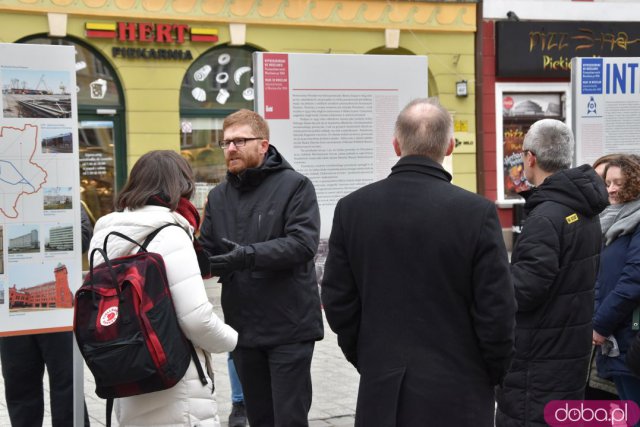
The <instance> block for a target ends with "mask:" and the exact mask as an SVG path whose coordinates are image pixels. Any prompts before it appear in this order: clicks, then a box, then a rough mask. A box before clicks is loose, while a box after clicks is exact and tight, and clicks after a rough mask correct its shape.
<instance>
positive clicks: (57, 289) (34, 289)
mask: <svg viewBox="0 0 640 427" xmlns="http://www.w3.org/2000/svg"><path fill="white" fill-rule="evenodd" d="M53 274H54V277H55V280H53V281H51V282H46V283H41V284H39V285H35V286H31V287H28V288H20V289H18V288H17V286H16V285H13V286H11V287H10V288H9V309H19V308H39V309H42V308H71V307H73V294H72V293H71V290H70V289H69V278H68V272H67V267H66V266H65V265H63V264H58V265H57V266H56V267H55V268H54V270H53Z"/></svg>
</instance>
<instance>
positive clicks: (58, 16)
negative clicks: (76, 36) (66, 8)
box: [47, 13, 67, 37]
mask: <svg viewBox="0 0 640 427" xmlns="http://www.w3.org/2000/svg"><path fill="white" fill-rule="evenodd" d="M47 20H48V21H49V36H51V37H66V36H67V14H66V13H47Z"/></svg>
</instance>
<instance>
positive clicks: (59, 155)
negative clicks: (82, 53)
mask: <svg viewBox="0 0 640 427" xmlns="http://www.w3.org/2000/svg"><path fill="white" fill-rule="evenodd" d="M0 87H1V88H2V92H1V94H0V103H1V104H2V112H0V242H1V244H0V251H1V257H0V336H3V335H19V334H29V333H43V332H59V331H64V330H71V327H72V323H73V295H74V294H75V291H76V290H77V289H78V288H79V287H80V285H81V275H82V262H81V256H82V255H81V247H80V245H81V228H80V175H79V171H78V164H79V163H78V131H77V121H78V117H77V102H76V71H75V50H74V48H73V47H71V46H48V45H47V46H43V45H29V44H0Z"/></svg>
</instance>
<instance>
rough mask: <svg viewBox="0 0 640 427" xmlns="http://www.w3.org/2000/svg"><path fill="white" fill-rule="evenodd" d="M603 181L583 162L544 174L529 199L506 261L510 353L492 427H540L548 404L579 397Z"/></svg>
mask: <svg viewBox="0 0 640 427" xmlns="http://www.w3.org/2000/svg"><path fill="white" fill-rule="evenodd" d="M607 204H608V201H607V192H606V188H605V186H604V181H602V179H601V178H600V177H598V176H597V175H596V173H595V172H594V170H593V169H592V168H591V167H590V166H588V165H583V166H580V167H578V168H573V169H568V170H563V171H560V172H556V173H555V174H553V175H551V176H549V177H548V178H547V179H546V180H545V181H544V182H543V183H542V184H541V185H540V186H539V187H537V188H536V189H535V190H534V191H533V192H532V193H531V195H530V196H529V197H528V199H527V201H526V203H525V212H527V219H526V220H525V223H524V226H523V229H522V234H521V235H520V237H519V238H518V241H517V242H516V246H515V248H514V250H513V254H512V257H511V264H512V266H511V270H512V274H513V278H514V286H515V289H516V300H517V301H518V312H517V314H516V355H515V357H514V359H513V363H512V365H511V368H510V369H509V372H508V373H507V376H506V377H505V380H504V384H503V386H502V387H498V389H497V393H496V395H497V401H498V410H497V414H496V426H498V427H516V426H541V427H542V426H546V425H547V423H545V421H544V407H545V406H546V404H547V403H549V401H551V400H581V399H583V398H584V388H585V384H586V378H587V372H588V369H589V363H590V355H591V338H592V331H593V330H592V323H591V318H592V316H593V297H594V291H593V289H594V285H595V281H596V275H597V272H598V262H599V256H600V247H601V242H602V237H601V236H602V234H601V230H600V219H599V218H598V214H599V213H600V212H602V210H603V209H604V208H605V207H606V206H607Z"/></svg>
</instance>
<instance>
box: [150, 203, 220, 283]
mask: <svg viewBox="0 0 640 427" xmlns="http://www.w3.org/2000/svg"><path fill="white" fill-rule="evenodd" d="M147 204H148V205H155V206H164V207H166V208H169V204H168V203H167V202H166V201H165V200H164V199H163V198H162V196H153V197H151V198H149V200H148V201H147ZM176 212H177V213H179V214H180V215H182V216H183V217H184V218H185V219H186V220H187V221H188V222H189V224H191V226H192V227H193V232H194V234H196V233H197V232H198V230H200V213H198V209H196V207H195V206H194V205H193V203H191V202H190V201H189V200H188V199H186V198H184V197H181V198H180V201H179V202H178V207H177V208H176ZM193 249H194V250H195V251H196V257H197V258H198V265H199V266H200V273H201V275H202V278H203V279H208V278H210V277H211V272H210V266H209V254H207V252H206V251H205V250H204V248H203V247H202V246H201V245H200V242H199V241H198V239H193Z"/></svg>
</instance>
